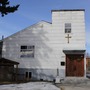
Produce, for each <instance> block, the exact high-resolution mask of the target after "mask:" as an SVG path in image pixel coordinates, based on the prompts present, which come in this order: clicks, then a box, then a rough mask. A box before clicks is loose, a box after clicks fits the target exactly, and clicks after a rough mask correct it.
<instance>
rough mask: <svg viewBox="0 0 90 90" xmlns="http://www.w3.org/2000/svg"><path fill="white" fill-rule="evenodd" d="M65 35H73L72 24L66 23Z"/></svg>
mask: <svg viewBox="0 0 90 90" xmlns="http://www.w3.org/2000/svg"><path fill="white" fill-rule="evenodd" d="M65 33H71V23H65Z"/></svg>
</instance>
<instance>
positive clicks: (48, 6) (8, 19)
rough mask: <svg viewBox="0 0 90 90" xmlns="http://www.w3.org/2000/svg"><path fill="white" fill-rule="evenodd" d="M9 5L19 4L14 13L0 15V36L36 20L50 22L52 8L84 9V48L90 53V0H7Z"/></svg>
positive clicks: (9, 33)
mask: <svg viewBox="0 0 90 90" xmlns="http://www.w3.org/2000/svg"><path fill="white" fill-rule="evenodd" d="M9 1H10V5H16V4H20V7H19V10H18V11H16V12H15V13H11V14H8V15H6V16H4V17H1V16H0V38H1V37H2V35H4V37H7V36H9V35H11V34H13V33H16V32H18V31H20V30H22V29H24V28H26V27H28V26H30V25H32V24H34V23H37V22H38V21H41V20H45V21H49V22H51V21H52V20H51V10H53V9H85V24H86V48H87V52H88V53H90V30H89V29H90V0H9Z"/></svg>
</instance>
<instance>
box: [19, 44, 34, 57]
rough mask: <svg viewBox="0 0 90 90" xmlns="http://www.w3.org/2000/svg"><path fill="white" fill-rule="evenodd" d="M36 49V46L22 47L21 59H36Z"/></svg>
mask: <svg viewBox="0 0 90 90" xmlns="http://www.w3.org/2000/svg"><path fill="white" fill-rule="evenodd" d="M34 49H35V47H34V46H21V49H20V53H21V55H20V57H22V58H27V57H29V58H34Z"/></svg>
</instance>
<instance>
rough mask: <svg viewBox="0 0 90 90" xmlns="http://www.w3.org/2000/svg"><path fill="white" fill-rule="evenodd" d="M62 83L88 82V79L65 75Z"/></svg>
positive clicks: (89, 82)
mask: <svg viewBox="0 0 90 90" xmlns="http://www.w3.org/2000/svg"><path fill="white" fill-rule="evenodd" d="M61 83H62V84H90V79H87V78H84V77H66V78H65V79H64V80H63V81H61Z"/></svg>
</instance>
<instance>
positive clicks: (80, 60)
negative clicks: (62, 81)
mask: <svg viewBox="0 0 90 90" xmlns="http://www.w3.org/2000/svg"><path fill="white" fill-rule="evenodd" d="M66 76H77V77H80V76H84V55H81V54H80V55H76V54H67V55H66Z"/></svg>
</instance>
